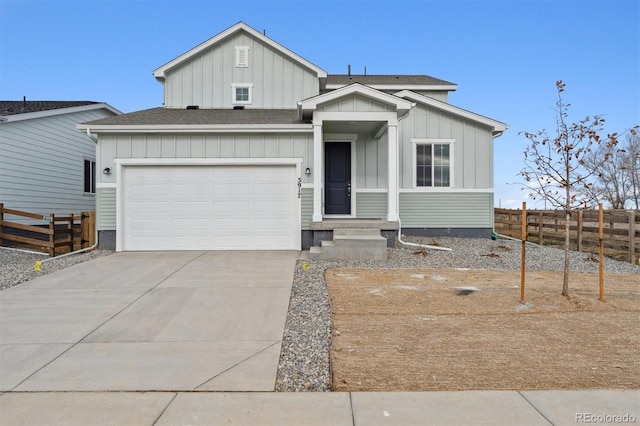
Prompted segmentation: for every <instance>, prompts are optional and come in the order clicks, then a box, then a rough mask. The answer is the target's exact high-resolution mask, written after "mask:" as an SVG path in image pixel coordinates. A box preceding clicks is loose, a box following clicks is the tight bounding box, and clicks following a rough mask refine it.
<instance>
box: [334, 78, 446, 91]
mask: <svg viewBox="0 0 640 426" xmlns="http://www.w3.org/2000/svg"><path fill="white" fill-rule="evenodd" d="M352 83H360V84H363V85H365V86H370V87H373V88H374V89H379V90H389V89H391V90H393V89H396V90H397V89H412V90H456V89H457V88H458V85H457V84H455V83H451V82H449V81H445V80H440V79H439V78H435V77H431V76H428V75H386V74H379V75H354V74H331V75H328V76H327V84H326V89H329V90H331V89H338V88H340V87H343V86H346V85H349V84H352Z"/></svg>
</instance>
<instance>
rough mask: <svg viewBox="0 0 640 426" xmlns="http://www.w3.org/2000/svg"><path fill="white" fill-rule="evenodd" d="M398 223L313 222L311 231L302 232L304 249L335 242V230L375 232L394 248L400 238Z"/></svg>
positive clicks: (361, 220) (332, 220)
mask: <svg viewBox="0 0 640 426" xmlns="http://www.w3.org/2000/svg"><path fill="white" fill-rule="evenodd" d="M399 227H400V224H399V222H398V221H388V220H382V219H327V218H325V219H324V220H323V221H322V222H311V229H310V230H305V231H302V249H303V250H309V249H310V248H311V247H318V246H320V245H321V244H322V241H333V239H334V231H335V230H365V231H366V230H368V231H375V232H377V233H378V234H379V235H380V236H381V237H383V238H385V239H386V240H387V241H386V246H387V247H393V246H394V245H395V243H396V239H397V237H398V229H399Z"/></svg>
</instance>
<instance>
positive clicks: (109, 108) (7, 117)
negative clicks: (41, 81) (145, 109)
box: [2, 101, 122, 123]
mask: <svg viewBox="0 0 640 426" xmlns="http://www.w3.org/2000/svg"><path fill="white" fill-rule="evenodd" d="M28 102H29V101H27V103H28ZM96 109H106V110H107V111H110V112H112V113H113V114H114V115H120V114H122V112H121V111H118V110H117V109H115V108H114V107H112V106H111V105H109V104H106V103H104V102H101V103H97V104H90V105H81V106H75V107H70V108H57V109H49V110H46V111H37V112H26V113H24V114H13V115H3V116H2V122H6V123H11V122H13V121H23V120H32V119H34V118H43V117H51V116H54V115H63V114H73V113H76V112H85V111H93V110H96Z"/></svg>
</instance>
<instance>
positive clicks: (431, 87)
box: [325, 83, 458, 91]
mask: <svg viewBox="0 0 640 426" xmlns="http://www.w3.org/2000/svg"><path fill="white" fill-rule="evenodd" d="M351 84H353V83H349V84H338V83H335V84H327V85H326V86H325V89H327V90H336V89H341V88H343V87H346V86H349V85H351ZM360 84H362V83H360ZM366 86H367V87H371V88H372V89H376V90H398V89H407V90H434V91H436V90H448V91H454V90H457V89H458V85H457V84H434V85H429V84H367V85H366Z"/></svg>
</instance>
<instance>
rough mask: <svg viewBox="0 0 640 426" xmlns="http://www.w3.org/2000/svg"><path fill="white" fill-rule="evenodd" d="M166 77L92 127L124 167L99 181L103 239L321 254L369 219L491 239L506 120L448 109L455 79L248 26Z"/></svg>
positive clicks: (182, 60) (107, 155)
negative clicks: (300, 49) (390, 69)
mask: <svg viewBox="0 0 640 426" xmlns="http://www.w3.org/2000/svg"><path fill="white" fill-rule="evenodd" d="M153 74H154V76H155V78H156V79H157V80H158V81H159V82H160V83H162V84H163V86H164V107H162V108H153V109H149V110H144V111H138V112H133V113H130V114H124V115H120V116H114V117H110V118H106V119H103V120H97V121H92V122H88V123H84V124H81V125H79V126H78V128H79V129H82V130H87V131H89V132H90V133H91V134H93V135H97V137H98V156H97V158H98V166H97V168H98V170H102V169H104V168H110V169H112V170H114V173H112V174H109V175H107V174H102V173H100V174H99V179H98V182H97V185H96V187H97V217H98V227H99V231H100V241H101V245H102V246H103V247H107V248H110V247H111V248H112V247H115V248H117V249H118V250H156V249H157V250H162V249H167V250H168V249H177V250H188V249H198V250H204V249H300V248H305V249H306V248H308V247H309V246H311V245H314V244H317V243H318V242H319V240H320V239H323V238H326V236H327V232H329V233H330V232H331V229H333V227H334V226H336V224H337V223H342V224H343V225H344V223H345V222H344V221H348V222H347V223H349V222H352V223H354V225H355V222H358V221H360V220H361V219H372V220H373V222H375V223H374V225H373V226H374V227H375V228H377V229H381V230H383V231H385V232H386V233H385V235H387V236H389V235H395V234H397V230H398V226H399V219H401V226H402V233H403V234H418V235H442V234H445V235H477V236H487V237H488V236H489V235H490V233H491V230H492V228H493V204H494V203H493V139H494V138H495V137H497V136H500V135H501V134H502V133H503V132H504V131H505V130H506V125H505V124H504V123H501V122H499V121H496V120H493V119H490V118H487V117H484V116H481V115H478V114H476V113H473V112H470V111H467V110H464V109H462V108H459V107H456V106H453V105H451V104H450V103H448V93H449V92H450V91H453V90H456V85H455V84H453V83H450V82H447V81H444V80H439V79H436V78H433V77H429V76H424V75H351V74H347V75H328V74H327V72H326V71H325V70H323V69H322V68H320V67H318V66H317V65H314V64H312V63H311V62H309V61H307V60H306V59H304V58H302V57H301V56H299V55H298V54H296V53H294V52H292V51H290V50H288V49H287V48H285V47H283V46H281V45H280V44H278V43H276V42H275V41H273V40H271V39H270V38H268V37H266V36H265V35H264V34H263V33H261V32H259V31H256V30H254V29H253V28H251V27H249V26H247V25H246V24H244V23H242V22H240V23H238V24H236V25H234V26H232V27H230V28H228V29H226V30H225V31H223V32H222V33H220V34H218V35H216V36H215V37H213V38H211V39H209V40H208V41H206V42H204V43H202V44H200V45H198V46H197V47H195V48H193V49H192V50H189V51H188V52H186V53H184V54H182V55H180V56H178V57H177V58H175V59H173V60H172V61H170V62H168V63H166V64H165V65H163V66H161V67H160V68H158V69H156V70H155V71H154V72H153ZM341 221H342V222H341ZM360 224H362V222H360Z"/></svg>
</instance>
